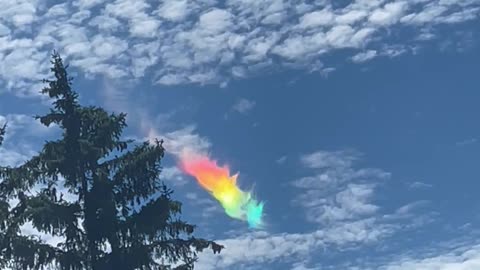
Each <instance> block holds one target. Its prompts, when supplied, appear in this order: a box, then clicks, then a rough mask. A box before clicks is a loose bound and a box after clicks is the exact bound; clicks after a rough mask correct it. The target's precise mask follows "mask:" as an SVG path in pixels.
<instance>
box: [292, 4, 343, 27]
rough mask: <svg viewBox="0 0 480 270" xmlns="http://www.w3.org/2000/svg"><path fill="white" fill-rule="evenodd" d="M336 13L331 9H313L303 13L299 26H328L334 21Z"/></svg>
mask: <svg viewBox="0 0 480 270" xmlns="http://www.w3.org/2000/svg"><path fill="white" fill-rule="evenodd" d="M334 19H335V15H334V14H333V13H332V11H331V10H330V9H322V10H319V11H313V12H310V13H307V14H305V15H303V16H302V17H301V18H300V23H299V26H300V27H301V28H314V27H319V26H326V25H330V24H332V23H333V21H334Z"/></svg>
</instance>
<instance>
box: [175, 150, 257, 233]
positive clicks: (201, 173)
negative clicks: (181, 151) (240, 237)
mask: <svg viewBox="0 0 480 270" xmlns="http://www.w3.org/2000/svg"><path fill="white" fill-rule="evenodd" d="M180 168H181V169H182V171H183V172H185V173H186V174H189V175H191V176H193V177H195V179H196V180H197V182H198V183H199V184H200V186H202V187H203V188H204V189H205V190H207V191H208V192H210V194H212V196H213V197H215V199H217V200H218V201H219V202H220V204H221V205H222V207H223V208H224V209H225V213H226V214H227V215H228V216H230V217H232V218H235V219H239V220H245V221H247V222H248V224H249V226H250V227H251V228H259V227H261V225H262V214H263V205H264V204H263V202H259V201H257V200H255V199H254V198H253V197H252V194H251V193H250V192H245V191H242V190H241V189H240V188H239V187H238V186H237V177H238V174H235V175H230V171H229V169H228V167H227V166H224V167H220V166H218V165H217V163H216V162H215V161H212V160H210V159H209V158H208V157H204V156H197V157H193V158H192V157H190V158H182V159H181V160H180Z"/></svg>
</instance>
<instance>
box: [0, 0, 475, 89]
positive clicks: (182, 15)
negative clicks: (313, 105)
mask: <svg viewBox="0 0 480 270" xmlns="http://www.w3.org/2000/svg"><path fill="white" fill-rule="evenodd" d="M479 8H480V1H478V0H457V1H449V0H411V1H401V0H396V1H383V0H354V1H350V2H349V3H347V4H344V5H341V6H340V5H338V3H337V2H336V1H332V0H323V1H298V0H296V1H294V0H265V1H256V0H227V1H225V2H224V3H223V4H221V5H220V4H219V2H218V1H214V0H206V1H195V0H192V1H184V0H175V1H173V0H166V1H161V2H155V3H152V2H149V1H146V0H138V1H128V0H114V1H103V0H76V1H71V2H68V3H62V4H57V5H51V2H47V1H41V0H17V1H4V2H3V3H2V10H1V11H0V18H1V19H0V81H1V83H2V84H3V87H2V88H6V89H9V90H12V91H15V93H16V94H18V95H32V94H35V93H36V92H37V91H38V89H39V84H38V79H41V78H43V77H44V76H46V75H47V73H48V68H49V63H48V59H49V53H50V52H51V50H52V49H54V48H55V49H58V50H59V51H60V52H61V53H62V55H63V56H64V57H65V58H67V59H68V60H69V63H70V64H71V66H73V67H76V68H79V69H80V70H82V71H83V72H84V73H85V74H86V76H87V77H93V76H95V75H98V74H103V75H107V76H109V77H111V78H124V79H129V80H135V79H139V78H142V77H144V76H146V75H150V76H151V78H152V82H153V83H159V84H165V85H175V84H185V83H194V84H209V83H216V84H225V83H228V81H229V80H231V79H234V78H244V77H247V76H250V75H252V74H254V73H257V72H258V71H259V70H269V69H272V68H273V67H275V68H278V67H280V68H282V67H283V68H300V69H306V70H321V71H322V70H325V69H327V70H331V67H327V66H328V64H329V63H323V55H325V54H328V53H334V52H335V51H337V50H339V49H344V48H349V49H352V50H351V53H352V55H350V56H347V57H348V58H347V59H353V61H354V62H363V61H367V60H370V59H373V58H375V57H379V56H386V57H393V56H397V55H399V54H402V53H405V52H407V51H408V50H409V49H408V48H410V47H412V46H415V47H418V46H421V45H422V42H427V41H428V40H431V39H434V38H442V37H441V34H439V33H440V32H438V31H437V32H436V31H434V30H435V28H436V27H437V26H440V25H444V24H458V23H463V22H466V21H471V20H476V19H478V15H479ZM400 27H403V28H408V29H410V30H412V31H408V32H409V33H411V34H412V35H414V36H412V38H410V39H402V40H410V41H408V42H410V44H407V43H405V42H406V41H398V40H394V39H391V38H390V33H392V32H394V31H397V30H399V28H400ZM426 37H428V38H426ZM411 42H417V43H418V44H411Z"/></svg>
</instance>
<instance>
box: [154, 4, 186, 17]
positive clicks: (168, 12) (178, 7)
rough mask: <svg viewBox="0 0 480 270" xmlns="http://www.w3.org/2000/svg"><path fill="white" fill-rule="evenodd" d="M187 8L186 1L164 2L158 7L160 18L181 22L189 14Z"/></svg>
mask: <svg viewBox="0 0 480 270" xmlns="http://www.w3.org/2000/svg"><path fill="white" fill-rule="evenodd" d="M189 12H190V11H189V6H188V2H187V1H186V0H166V1H163V3H162V5H161V6H160V7H159V10H158V14H159V15H160V17H162V18H164V19H167V20H170V21H181V20H183V19H185V17H186V16H188V14H189Z"/></svg>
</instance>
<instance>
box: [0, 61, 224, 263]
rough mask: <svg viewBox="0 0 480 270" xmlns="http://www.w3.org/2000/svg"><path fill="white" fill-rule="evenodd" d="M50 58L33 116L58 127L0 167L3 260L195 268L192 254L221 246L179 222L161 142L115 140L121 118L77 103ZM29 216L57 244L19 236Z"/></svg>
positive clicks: (61, 71) (59, 67) (58, 63)
mask: <svg viewBox="0 0 480 270" xmlns="http://www.w3.org/2000/svg"><path fill="white" fill-rule="evenodd" d="M51 62H52V65H53V67H52V68H51V71H52V73H53V75H54V79H52V80H44V82H45V83H48V86H47V87H45V88H44V89H43V90H42V93H43V94H47V95H48V96H49V97H50V98H51V99H53V108H52V109H51V110H50V112H49V113H48V114H47V115H44V116H38V117H37V119H38V120H40V122H41V123H42V124H44V125H46V126H50V125H52V124H55V125H57V126H58V127H60V128H61V129H62V131H63V133H62V136H61V139H59V140H55V141H47V142H46V143H45V145H44V146H43V148H42V150H41V151H40V152H39V153H38V154H37V155H36V156H34V157H33V158H31V159H30V160H28V161H27V162H26V163H24V164H23V165H21V166H19V167H15V168H3V169H2V170H1V172H0V174H1V175H0V177H1V178H2V179H3V181H2V182H1V183H0V196H1V197H2V199H3V200H9V199H11V198H17V199H18V201H19V202H18V204H17V205H16V206H14V207H13V208H12V209H11V210H10V211H7V212H5V213H6V215H7V216H4V217H3V219H2V220H3V222H2V228H3V234H2V236H1V238H2V239H1V248H2V250H1V254H2V259H3V262H4V266H7V265H8V266H9V267H12V268H14V269H15V268H16V269H41V268H42V267H45V266H48V267H52V268H51V269H62V270H64V269H65V270H67V269H68V270H76V269H82V270H96V269H101V270H110V269H112V270H119V269H125V270H130V269H131V270H133V269H173V268H175V267H176V268H175V269H193V265H194V262H195V261H196V256H197V252H200V251H202V250H204V249H206V248H211V249H212V250H213V252H214V253H217V252H220V251H221V249H222V248H223V246H221V245H218V244H216V243H215V242H213V241H209V240H205V239H199V238H195V237H194V236H193V232H194V229H195V226H194V225H191V224H189V223H186V222H184V221H182V220H181V219H180V217H179V216H180V214H181V203H180V202H178V201H175V200H173V199H172V198H171V194H172V191H171V190H170V189H168V188H167V187H166V186H165V185H164V184H163V183H162V182H161V181H160V180H159V173H160V172H161V166H160V161H161V159H162V158H163V155H164V148H163V146H162V142H161V141H156V142H155V143H149V142H143V143H135V142H133V141H130V140H123V139H122V138H121V135H122V131H123V129H124V128H125V127H126V122H125V118H126V115H125V114H108V113H107V112H106V111H105V110H103V109H102V108H98V107H93V106H90V107H83V106H81V105H80V104H79V102H78V95H77V93H76V92H74V91H73V90H72V88H71V86H72V83H71V80H72V79H71V78H69V77H68V75H67V66H64V65H63V62H62V59H61V57H60V56H59V55H58V54H57V53H55V52H54V53H53V55H52V61H51ZM62 184H63V186H64V187H65V188H66V189H67V190H68V192H69V193H71V194H73V195H75V196H78V199H76V200H74V201H71V200H65V199H64V198H63V197H62V194H60V193H59V192H58V191H57V190H58V188H59V187H60V186H61V185H62ZM34 187H35V188H36V189H37V190H38V192H34V193H31V192H30V191H31V190H32V188H34ZM32 194H33V195H32ZM0 212H1V211H0ZM1 213H4V212H1ZM0 218H2V217H0ZM27 222H31V223H32V225H33V227H34V228H36V229H37V230H38V231H40V232H43V233H47V234H50V235H53V236H60V237H62V238H63V241H61V243H60V244H58V245H57V246H51V245H49V244H47V243H44V242H42V241H41V240H39V239H36V238H34V237H32V236H28V237H27V236H21V235H20V234H19V230H20V229H19V228H20V226H21V225H23V224H25V223H27ZM174 266H175V267H174Z"/></svg>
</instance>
